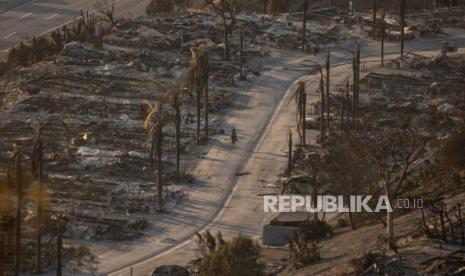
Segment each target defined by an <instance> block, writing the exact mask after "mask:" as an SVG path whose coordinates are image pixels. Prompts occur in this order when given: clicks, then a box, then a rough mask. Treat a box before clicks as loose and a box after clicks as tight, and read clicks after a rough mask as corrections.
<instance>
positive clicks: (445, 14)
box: [406, 6, 465, 28]
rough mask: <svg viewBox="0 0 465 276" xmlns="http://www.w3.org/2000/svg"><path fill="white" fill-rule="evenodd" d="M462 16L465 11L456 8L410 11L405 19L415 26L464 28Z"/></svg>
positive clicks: (464, 14) (464, 22)
mask: <svg viewBox="0 0 465 276" xmlns="http://www.w3.org/2000/svg"><path fill="white" fill-rule="evenodd" d="M464 16H465V9H464V8H463V7H460V6H458V7H453V8H447V9H437V10H433V11H417V12H415V11H411V12H409V13H408V14H407V15H406V18H407V20H409V21H411V22H413V23H414V24H415V25H423V26H436V27H441V28H444V27H453V28H464V27H465V20H464Z"/></svg>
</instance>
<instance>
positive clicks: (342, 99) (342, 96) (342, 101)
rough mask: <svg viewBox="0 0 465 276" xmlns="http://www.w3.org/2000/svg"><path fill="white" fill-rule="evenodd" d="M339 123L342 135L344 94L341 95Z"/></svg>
mask: <svg viewBox="0 0 465 276" xmlns="http://www.w3.org/2000/svg"><path fill="white" fill-rule="evenodd" d="M340 113H341V122H340V123H341V125H340V129H341V134H340V136H341V137H342V136H343V134H344V120H345V119H344V95H341V111H340Z"/></svg>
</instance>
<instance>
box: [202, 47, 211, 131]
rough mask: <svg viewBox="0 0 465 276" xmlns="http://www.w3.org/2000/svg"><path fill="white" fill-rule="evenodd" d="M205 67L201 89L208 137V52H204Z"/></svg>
mask: <svg viewBox="0 0 465 276" xmlns="http://www.w3.org/2000/svg"><path fill="white" fill-rule="evenodd" d="M203 62H205V69H204V72H203V74H204V77H203V89H204V96H205V139H208V108H209V103H208V97H209V96H208V78H209V74H210V72H209V66H208V54H207V52H205V60H204V61H203Z"/></svg>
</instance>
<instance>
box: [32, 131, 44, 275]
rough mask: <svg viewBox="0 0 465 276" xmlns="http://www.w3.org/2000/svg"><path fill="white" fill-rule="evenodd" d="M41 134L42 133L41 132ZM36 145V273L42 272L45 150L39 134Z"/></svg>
mask: <svg viewBox="0 0 465 276" xmlns="http://www.w3.org/2000/svg"><path fill="white" fill-rule="evenodd" d="M39 135H40V134H39ZM36 139H37V141H36V143H35V147H34V156H35V158H34V159H35V160H33V162H35V164H36V165H35V166H34V167H35V169H34V174H35V177H36V180H37V183H38V185H39V190H38V194H37V221H36V259H35V273H41V272H42V207H43V206H42V181H43V180H42V178H43V152H42V141H41V138H40V136H38V137H37V138H36Z"/></svg>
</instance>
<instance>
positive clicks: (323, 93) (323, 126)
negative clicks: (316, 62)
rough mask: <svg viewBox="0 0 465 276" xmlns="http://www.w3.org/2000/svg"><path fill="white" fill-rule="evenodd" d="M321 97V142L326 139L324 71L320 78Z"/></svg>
mask: <svg viewBox="0 0 465 276" xmlns="http://www.w3.org/2000/svg"><path fill="white" fill-rule="evenodd" d="M320 98H321V110H320V140H321V144H323V143H324V141H325V135H326V134H325V85H324V80H323V73H321V78H320Z"/></svg>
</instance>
